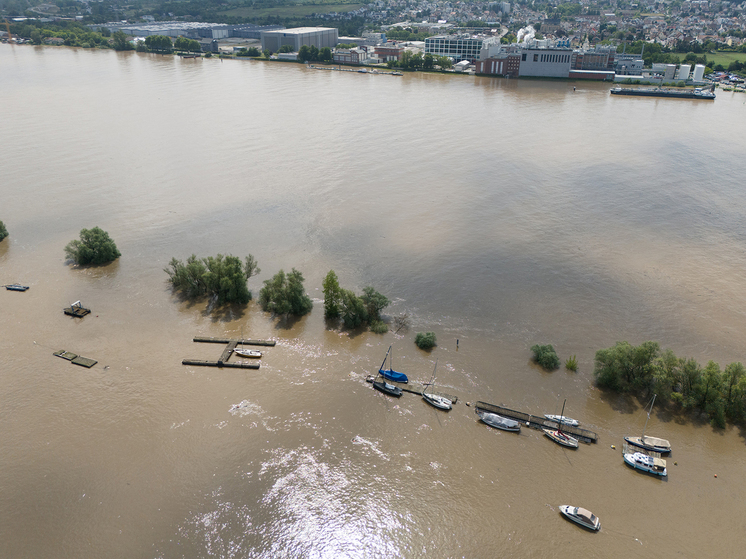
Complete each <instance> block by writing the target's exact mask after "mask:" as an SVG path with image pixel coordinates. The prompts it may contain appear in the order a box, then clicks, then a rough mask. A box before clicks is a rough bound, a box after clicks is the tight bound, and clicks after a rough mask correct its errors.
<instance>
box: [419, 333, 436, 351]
mask: <svg viewBox="0 0 746 559" xmlns="http://www.w3.org/2000/svg"><path fill="white" fill-rule="evenodd" d="M414 343H415V345H416V346H417V347H418V348H420V349H432V348H434V347H435V346H436V345H437V344H436V343H435V332H418V333H417V335H416V336H415V338H414Z"/></svg>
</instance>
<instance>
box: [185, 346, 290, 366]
mask: <svg viewBox="0 0 746 559" xmlns="http://www.w3.org/2000/svg"><path fill="white" fill-rule="evenodd" d="M193 341H195V342H202V343H208V344H225V349H224V350H223V353H221V354H220V358H219V359H218V360H217V361H204V360H201V359H183V360H182V361H181V364H182V365H192V366H194V367H221V368H222V367H226V368H229V369H258V368H259V363H257V362H256V361H253V362H252V361H233V362H229V361H228V360H229V359H230V358H231V356H232V355H234V353H233V350H234V349H236V346H237V345H238V344H242V345H254V346H263V347H274V345H275V343H276V342H275V341H274V340H231V339H229V338H193ZM239 357H240V356H239Z"/></svg>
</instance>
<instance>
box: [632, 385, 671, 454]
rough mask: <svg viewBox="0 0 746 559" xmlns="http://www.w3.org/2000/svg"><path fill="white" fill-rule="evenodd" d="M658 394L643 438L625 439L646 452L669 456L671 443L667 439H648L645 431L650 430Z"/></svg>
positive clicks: (651, 403)
mask: <svg viewBox="0 0 746 559" xmlns="http://www.w3.org/2000/svg"><path fill="white" fill-rule="evenodd" d="M656 396H657V394H653V399H652V401H651V402H650V409H649V410H648V418H647V419H646V420H645V427H643V428H642V436H641V437H624V440H625V441H627V442H628V443H629V444H631V445H632V446H636V447H638V448H642V449H644V450H652V451H653V452H660V453H661V454H668V453H669V452H671V443H669V442H668V441H667V440H666V439H659V438H658V437H646V436H645V430H646V429H647V428H648V421H650V413H651V412H652V411H653V404H655V397H656Z"/></svg>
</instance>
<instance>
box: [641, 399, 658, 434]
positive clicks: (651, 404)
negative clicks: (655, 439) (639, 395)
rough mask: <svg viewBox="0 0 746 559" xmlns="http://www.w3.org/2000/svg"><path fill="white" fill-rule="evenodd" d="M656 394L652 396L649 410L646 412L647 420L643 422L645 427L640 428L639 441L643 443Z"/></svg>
mask: <svg viewBox="0 0 746 559" xmlns="http://www.w3.org/2000/svg"><path fill="white" fill-rule="evenodd" d="M656 396H657V394H653V400H652V401H651V402H650V409H649V410H648V418H647V419H646V420H645V427H643V428H642V437H640V441H642V442H643V443H644V442H645V429H647V428H648V421H650V412H652V411H653V404H655V397H656Z"/></svg>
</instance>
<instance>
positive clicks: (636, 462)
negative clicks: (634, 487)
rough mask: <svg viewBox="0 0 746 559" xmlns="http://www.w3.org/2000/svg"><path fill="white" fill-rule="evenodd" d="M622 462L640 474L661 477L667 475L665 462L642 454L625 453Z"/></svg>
mask: <svg viewBox="0 0 746 559" xmlns="http://www.w3.org/2000/svg"><path fill="white" fill-rule="evenodd" d="M624 461H625V462H626V463H627V464H629V465H630V466H632V467H633V468H635V469H636V470H640V471H642V472H648V473H650V474H654V475H656V476H661V477H664V476H666V475H668V472H667V470H666V461H665V460H663V458H654V457H653V456H648V455H647V454H643V453H642V452H626V453H625V454H624Z"/></svg>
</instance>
